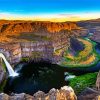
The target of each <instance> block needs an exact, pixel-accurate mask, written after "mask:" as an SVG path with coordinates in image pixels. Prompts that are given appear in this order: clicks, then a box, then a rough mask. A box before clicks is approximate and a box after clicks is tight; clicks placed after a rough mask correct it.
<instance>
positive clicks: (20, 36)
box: [0, 21, 79, 42]
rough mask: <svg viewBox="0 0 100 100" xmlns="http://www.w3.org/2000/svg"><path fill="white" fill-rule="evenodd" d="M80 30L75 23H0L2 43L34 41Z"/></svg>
mask: <svg viewBox="0 0 100 100" xmlns="http://www.w3.org/2000/svg"><path fill="white" fill-rule="evenodd" d="M73 29H79V27H78V26H77V25H76V23H74V22H65V23H64V22H63V23H54V22H32V21H0V42H13V41H16V42H17V41H23V42H24V41H33V40H35V39H37V40H39V39H40V38H41V36H45V37H42V39H43V38H47V37H52V33H57V34H61V30H73Z"/></svg>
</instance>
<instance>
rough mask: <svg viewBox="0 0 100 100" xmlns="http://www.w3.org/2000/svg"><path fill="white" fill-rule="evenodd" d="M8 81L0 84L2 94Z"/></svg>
mask: <svg viewBox="0 0 100 100" xmlns="http://www.w3.org/2000/svg"><path fill="white" fill-rule="evenodd" d="M6 82H7V80H6V79H5V80H4V81H3V82H2V83H1V84H0V92H3V89H4V87H5V85H6Z"/></svg>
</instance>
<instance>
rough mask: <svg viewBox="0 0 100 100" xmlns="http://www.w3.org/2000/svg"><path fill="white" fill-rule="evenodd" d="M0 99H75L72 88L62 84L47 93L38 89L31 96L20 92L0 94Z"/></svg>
mask: <svg viewBox="0 0 100 100" xmlns="http://www.w3.org/2000/svg"><path fill="white" fill-rule="evenodd" d="M0 100H77V97H76V95H75V93H74V90H73V89H72V88H71V87H68V86H64V87H62V88H61V89H59V90H58V89H54V88H53V89H51V90H50V91H49V92H48V93H47V94H45V93H44V92H42V91H38V92H37V93H35V94H33V96H31V95H28V94H25V93H21V94H12V95H10V96H9V95H7V94H4V93H1V94H0Z"/></svg>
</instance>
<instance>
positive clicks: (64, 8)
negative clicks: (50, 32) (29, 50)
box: [0, 0, 100, 22]
mask: <svg viewBox="0 0 100 100" xmlns="http://www.w3.org/2000/svg"><path fill="white" fill-rule="evenodd" d="M95 18H100V0H0V19H8V20H15V19H16V20H17V19H18V20H39V21H59V22H60V21H61V22H62V21H78V20H88V19H95Z"/></svg>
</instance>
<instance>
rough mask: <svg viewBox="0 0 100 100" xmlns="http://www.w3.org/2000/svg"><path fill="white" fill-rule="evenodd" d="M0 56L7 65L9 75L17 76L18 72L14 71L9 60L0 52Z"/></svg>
mask: <svg viewBox="0 0 100 100" xmlns="http://www.w3.org/2000/svg"><path fill="white" fill-rule="evenodd" d="M0 58H2V59H3V61H4V63H5V65H6V67H7V70H8V72H9V76H13V77H15V76H18V73H16V72H14V70H13V69H12V67H11V65H10V64H9V62H8V61H7V60H6V58H5V56H4V55H3V54H2V53H0Z"/></svg>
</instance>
